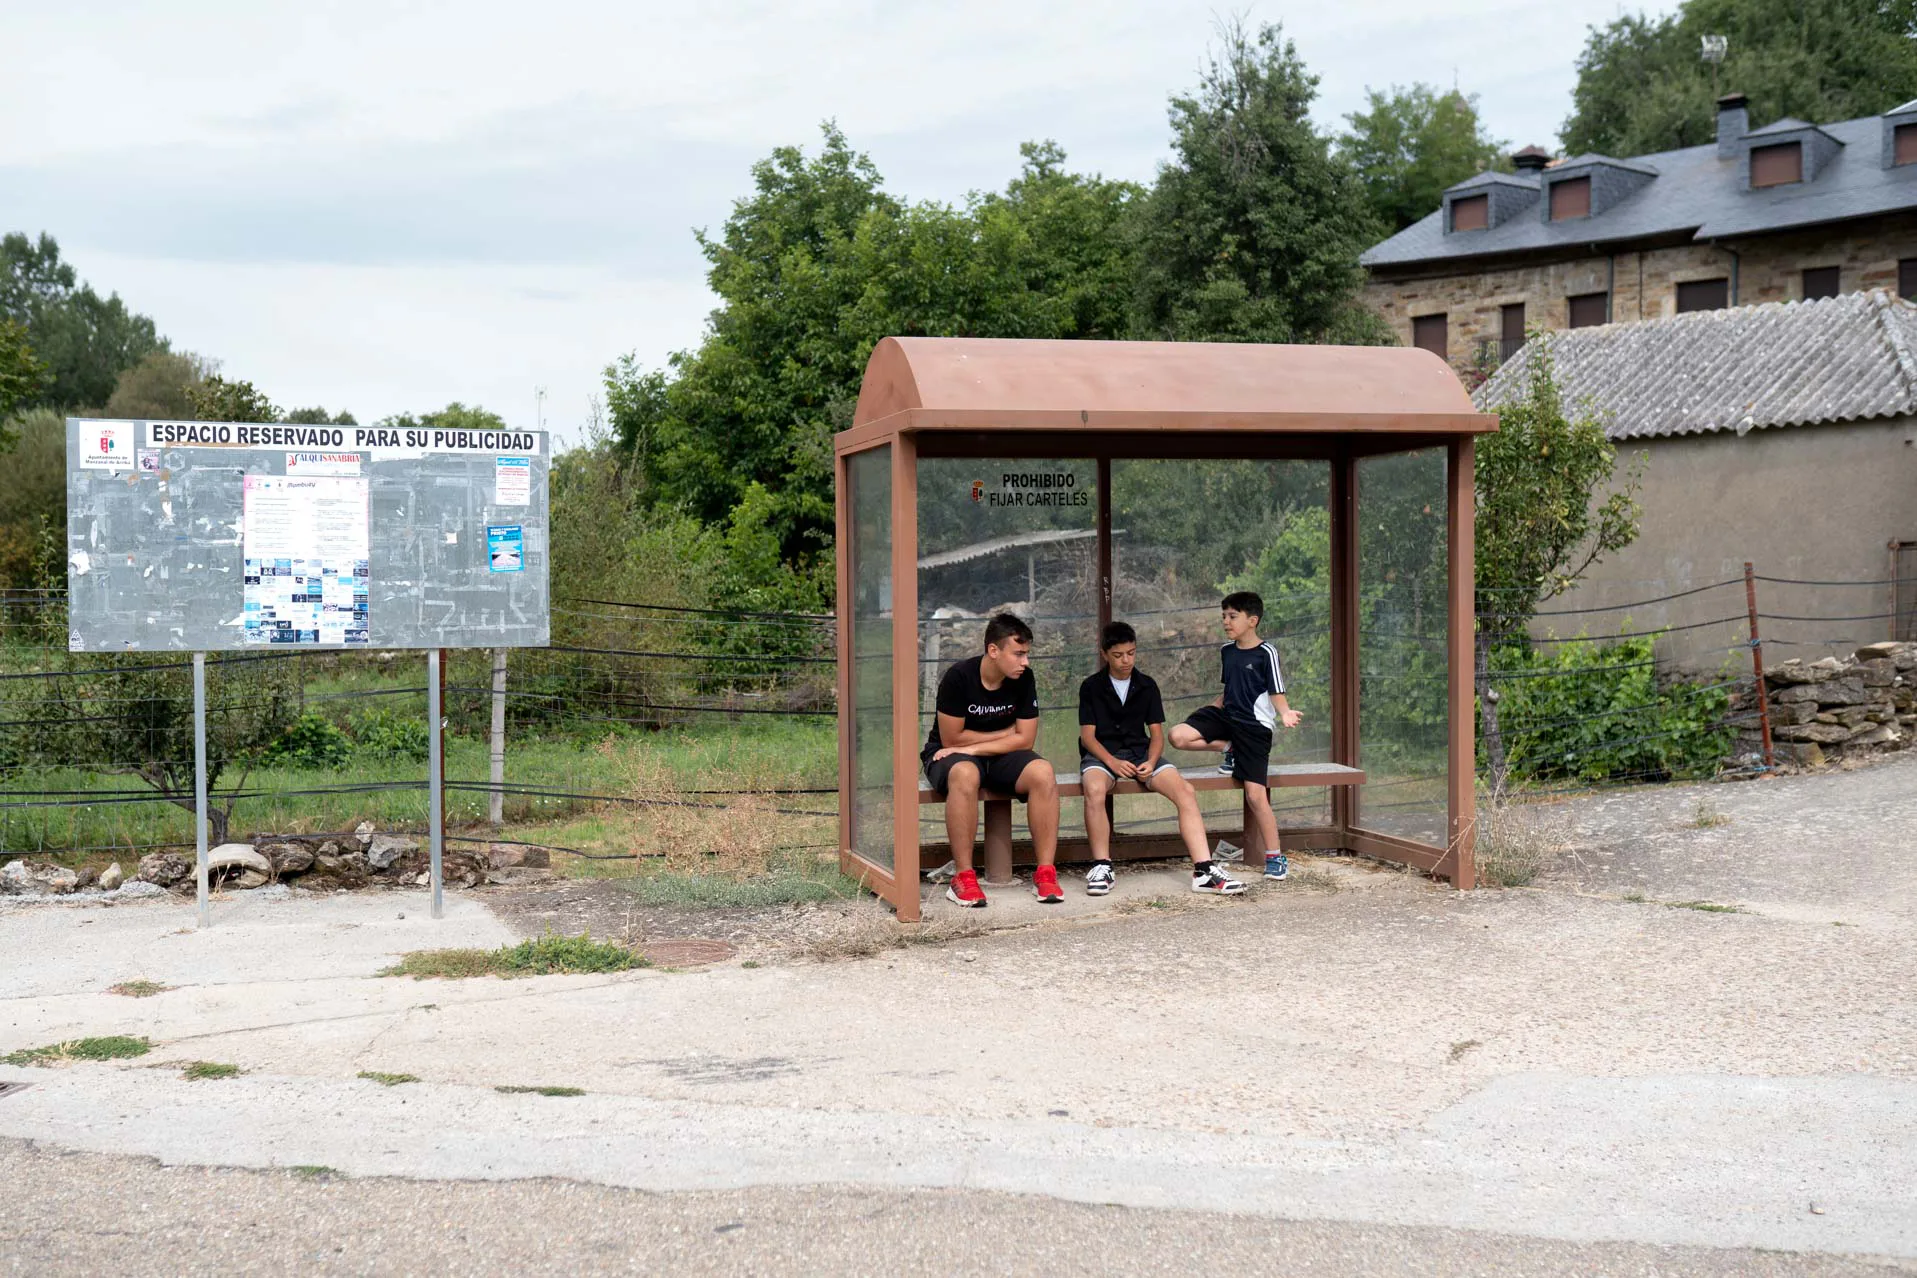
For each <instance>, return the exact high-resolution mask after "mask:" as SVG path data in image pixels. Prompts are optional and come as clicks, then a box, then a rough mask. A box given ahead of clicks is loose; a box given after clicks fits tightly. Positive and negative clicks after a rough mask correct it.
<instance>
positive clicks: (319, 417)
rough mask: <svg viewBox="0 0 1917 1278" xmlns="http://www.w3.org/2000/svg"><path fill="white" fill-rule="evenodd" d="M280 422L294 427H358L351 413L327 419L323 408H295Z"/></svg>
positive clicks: (334, 415)
mask: <svg viewBox="0 0 1917 1278" xmlns="http://www.w3.org/2000/svg"><path fill="white" fill-rule="evenodd" d="M282 420H284V421H287V422H290V423H292V424H293V425H296V426H357V425H359V422H358V421H356V420H355V419H354V417H353V415H352V414H351V413H348V412H339V413H335V414H333V415H332V416H331V417H328V416H327V415H326V410H325V409H324V408H320V407H317V406H316V407H313V408H296V409H294V410H293V411H292V412H290V413H288V414H287V415H286V416H285V417H284V418H283V419H282Z"/></svg>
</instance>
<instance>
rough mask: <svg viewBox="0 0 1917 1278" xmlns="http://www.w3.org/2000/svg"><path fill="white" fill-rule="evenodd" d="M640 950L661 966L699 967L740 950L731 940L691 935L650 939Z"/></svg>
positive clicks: (719, 961) (720, 959)
mask: <svg viewBox="0 0 1917 1278" xmlns="http://www.w3.org/2000/svg"><path fill="white" fill-rule="evenodd" d="M640 952H641V953H643V954H644V955H645V956H646V957H647V958H649V959H651V960H652V961H653V962H654V963H657V964H659V965H660V966H661V967H697V966H699V965H700V964H702V963H723V962H725V961H726V960H727V959H729V958H731V957H732V956H733V955H734V954H736V953H738V950H737V949H735V948H734V947H733V945H732V943H731V942H729V941H713V940H708V939H707V938H705V937H698V936H689V937H682V938H680V939H678V940H670V941H648V942H647V943H646V944H645V946H644V947H642V949H641V951H640Z"/></svg>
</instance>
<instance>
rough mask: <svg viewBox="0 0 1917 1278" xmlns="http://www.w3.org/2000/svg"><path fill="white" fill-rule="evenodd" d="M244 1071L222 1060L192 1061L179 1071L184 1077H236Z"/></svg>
mask: <svg viewBox="0 0 1917 1278" xmlns="http://www.w3.org/2000/svg"><path fill="white" fill-rule="evenodd" d="M243 1072H244V1071H243V1070H241V1069H240V1067H239V1066H238V1065H228V1064H226V1063H225V1062H224V1061H192V1062H190V1063H189V1064H188V1065H187V1067H186V1068H185V1069H183V1070H181V1071H180V1077H181V1078H185V1079H202V1078H237V1077H238V1076H239V1075H240V1074H241V1073H243Z"/></svg>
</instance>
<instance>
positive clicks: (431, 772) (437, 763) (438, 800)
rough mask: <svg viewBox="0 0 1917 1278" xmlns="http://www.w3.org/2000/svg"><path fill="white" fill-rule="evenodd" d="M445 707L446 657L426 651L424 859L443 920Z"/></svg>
mask: <svg viewBox="0 0 1917 1278" xmlns="http://www.w3.org/2000/svg"><path fill="white" fill-rule="evenodd" d="M445 705H446V653H445V652H444V651H443V650H442V649H439V648H428V649H427V650H426V747H427V750H426V840H427V844H426V855H427V859H428V863H429V864H428V868H429V871H430V874H431V880H432V909H431V911H430V913H431V914H432V916H433V917H434V918H436V919H437V918H444V917H445V914H446V905H445V899H444V896H443V893H442V890H441V887H440V883H441V874H440V871H441V868H442V859H441V858H442V853H443V851H444V849H445V846H446V742H445V732H444V727H445V725H444V723H443V721H442V716H443V715H444V714H445Z"/></svg>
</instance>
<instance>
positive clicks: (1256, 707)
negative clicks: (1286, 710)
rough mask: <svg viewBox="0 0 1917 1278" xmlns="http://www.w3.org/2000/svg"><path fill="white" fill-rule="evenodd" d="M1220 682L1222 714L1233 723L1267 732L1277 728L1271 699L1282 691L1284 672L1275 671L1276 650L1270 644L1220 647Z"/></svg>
mask: <svg viewBox="0 0 1917 1278" xmlns="http://www.w3.org/2000/svg"><path fill="white" fill-rule="evenodd" d="M1218 661H1219V665H1220V667H1221V669H1220V681H1221V682H1222V683H1223V684H1224V685H1225V715H1226V717H1228V718H1230V719H1231V720H1232V721H1233V722H1235V723H1241V724H1244V725H1246V726H1248V727H1249V726H1253V725H1255V726H1257V727H1261V728H1264V729H1266V730H1268V731H1269V730H1270V729H1273V728H1276V727H1277V726H1278V707H1277V706H1276V705H1275V704H1273V702H1272V698H1273V697H1279V696H1283V695H1284V692H1285V676H1284V672H1283V671H1281V670H1280V669H1279V668H1278V650H1277V649H1276V648H1274V647H1272V646H1271V644H1270V643H1268V642H1267V643H1261V644H1257V645H1255V646H1253V647H1250V648H1240V647H1239V646H1238V645H1237V644H1235V643H1228V644H1225V645H1224V646H1222V647H1221V648H1219V650H1218Z"/></svg>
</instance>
